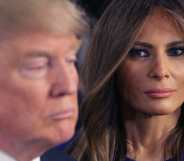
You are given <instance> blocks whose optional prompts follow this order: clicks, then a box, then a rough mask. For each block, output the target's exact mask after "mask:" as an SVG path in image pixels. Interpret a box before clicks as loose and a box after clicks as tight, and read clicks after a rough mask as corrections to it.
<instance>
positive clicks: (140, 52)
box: [128, 48, 150, 58]
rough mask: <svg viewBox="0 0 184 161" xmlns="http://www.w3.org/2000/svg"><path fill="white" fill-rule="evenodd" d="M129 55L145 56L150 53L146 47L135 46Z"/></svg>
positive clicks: (132, 56) (134, 56) (131, 56)
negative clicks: (137, 47)
mask: <svg viewBox="0 0 184 161" xmlns="http://www.w3.org/2000/svg"><path fill="white" fill-rule="evenodd" d="M128 56H129V57H130V58H145V57H149V56H150V53H149V52H148V51H147V50H146V49H136V48H133V49H131V50H130V51H129V53H128Z"/></svg>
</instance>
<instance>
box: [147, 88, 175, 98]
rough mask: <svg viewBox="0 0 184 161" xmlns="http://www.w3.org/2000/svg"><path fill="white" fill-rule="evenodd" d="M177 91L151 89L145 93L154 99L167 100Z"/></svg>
mask: <svg viewBox="0 0 184 161" xmlns="http://www.w3.org/2000/svg"><path fill="white" fill-rule="evenodd" d="M175 91H176V90H175V89H150V90H147V91H145V92H144V93H145V94H146V95H148V96H149V97H152V98H167V97H170V96H171V95H172V94H173V93H174V92H175Z"/></svg>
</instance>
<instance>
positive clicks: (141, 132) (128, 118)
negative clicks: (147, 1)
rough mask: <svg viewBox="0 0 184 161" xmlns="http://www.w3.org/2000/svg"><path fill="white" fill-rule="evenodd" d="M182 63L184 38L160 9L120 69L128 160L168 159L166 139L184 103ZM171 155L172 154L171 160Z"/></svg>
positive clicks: (140, 35) (140, 34)
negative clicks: (165, 149) (164, 151)
mask: <svg viewBox="0 0 184 161" xmlns="http://www.w3.org/2000/svg"><path fill="white" fill-rule="evenodd" d="M183 64H184V41H183V37H182V34H181V32H180V30H179V29H178V28H176V27H175V25H174V23H173V19H172V18H171V17H170V16H168V15H167V14H166V13H165V11H163V9H160V8H157V9H155V10H154V12H153V13H152V14H151V15H150V16H149V17H148V18H147V19H146V21H145V23H144V25H143V27H142V29H141V31H140V33H139V35H138V37H137V39H136V41H135V44H134V47H133V49H132V50H131V51H130V52H129V54H128V56H127V58H126V59H125V61H124V62H122V64H121V66H120V68H119V70H118V72H119V76H118V85H119V87H120V95H121V96H122V98H123V99H124V101H123V103H125V104H126V106H123V107H122V111H123V113H126V115H125V116H124V123H125V130H126V133H127V143H128V144H127V148H128V153H127V157H129V158H132V159H134V160H136V161H145V160H146V161H163V160H164V156H163V150H164V144H165V141H166V138H167V136H168V134H169V132H170V130H171V129H173V128H174V127H175V126H176V123H177V121H178V118H179V116H180V113H181V105H182V104H183V102H184V68H183ZM127 71H129V72H127ZM122 82H124V84H123V83H122ZM170 157H171V156H170V154H169V152H168V154H167V155H166V159H169V158H170Z"/></svg>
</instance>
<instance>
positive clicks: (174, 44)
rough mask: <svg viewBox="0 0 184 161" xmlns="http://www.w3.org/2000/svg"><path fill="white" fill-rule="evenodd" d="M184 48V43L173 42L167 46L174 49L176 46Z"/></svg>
mask: <svg viewBox="0 0 184 161" xmlns="http://www.w3.org/2000/svg"><path fill="white" fill-rule="evenodd" d="M181 45H182V46H184V41H173V42H170V43H168V44H167V47H168V48H170V47H174V46H181Z"/></svg>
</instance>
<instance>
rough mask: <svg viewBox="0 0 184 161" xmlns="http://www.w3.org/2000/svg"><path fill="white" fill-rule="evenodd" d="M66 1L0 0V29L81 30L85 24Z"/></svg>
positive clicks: (65, 31) (76, 9) (78, 13)
mask: <svg viewBox="0 0 184 161" xmlns="http://www.w3.org/2000/svg"><path fill="white" fill-rule="evenodd" d="M83 16H84V12H81V11H80V10H79V9H78V8H77V7H76V6H75V5H74V4H73V3H72V2H70V1H69V0H0V29H2V30H4V29H5V30H10V31H14V30H17V31H24V30H26V29H33V30H37V29H41V30H43V31H48V32H59V33H60V32H62V33H77V34H80V33H83V32H84V31H85V30H86V28H87V23H86V22H85V21H84V20H83Z"/></svg>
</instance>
